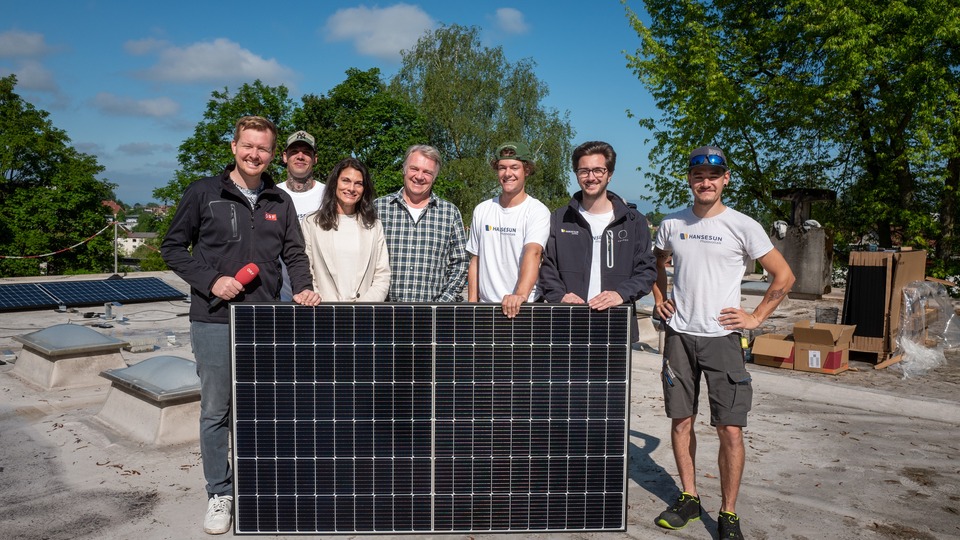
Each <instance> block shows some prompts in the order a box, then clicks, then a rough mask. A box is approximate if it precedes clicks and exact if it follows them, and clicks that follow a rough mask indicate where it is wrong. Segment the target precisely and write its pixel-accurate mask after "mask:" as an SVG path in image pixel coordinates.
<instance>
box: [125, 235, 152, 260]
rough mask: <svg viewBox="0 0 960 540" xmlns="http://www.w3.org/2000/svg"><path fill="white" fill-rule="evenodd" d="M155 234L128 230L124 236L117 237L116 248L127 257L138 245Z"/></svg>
mask: <svg viewBox="0 0 960 540" xmlns="http://www.w3.org/2000/svg"><path fill="white" fill-rule="evenodd" d="M157 236H158V235H157V233H155V232H128V233H126V235H125V236H121V237H119V238H117V244H118V245H117V249H118V250H119V251H120V252H121V253H123V254H124V255H126V256H128V257H129V256H130V255H133V252H134V251H136V250H137V248H138V247H140V246H142V245H144V244H145V243H146V242H147V241H148V240H152V239H154V238H156V237H157Z"/></svg>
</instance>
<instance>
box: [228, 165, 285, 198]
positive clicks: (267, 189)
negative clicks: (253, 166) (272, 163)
mask: <svg viewBox="0 0 960 540" xmlns="http://www.w3.org/2000/svg"><path fill="white" fill-rule="evenodd" d="M236 168H237V164H236V163H231V164H230V165H227V166H226V167H225V168H224V169H223V172H222V173H220V187H222V188H223V189H225V190H227V191H229V192H231V193H235V194H238V195H240V196H243V194H242V193H240V190H239V189H237V186H236V185H235V184H234V183H233V180H232V179H231V178H230V173H231V172H233V170H234V169H236ZM260 181H261V182H263V191H261V192H260V195H271V196H274V197H276V196H278V194H279V193H280V188H278V187H277V184H276V183H275V182H274V181H273V177H272V176H270V173H268V172H266V171H264V173H263V174H262V175H260Z"/></svg>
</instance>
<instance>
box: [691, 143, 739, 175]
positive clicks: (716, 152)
mask: <svg viewBox="0 0 960 540" xmlns="http://www.w3.org/2000/svg"><path fill="white" fill-rule="evenodd" d="M699 165H712V166H714V167H723V170H725V171H729V170H730V167H729V166H728V165H727V156H725V155H723V150H721V149H719V148H717V147H716V146H709V145H708V146H701V147H700V148H697V149H696V150H694V151H693V152H690V164H689V167H688V168H687V170H690V169H692V168H694V167H697V166H699Z"/></svg>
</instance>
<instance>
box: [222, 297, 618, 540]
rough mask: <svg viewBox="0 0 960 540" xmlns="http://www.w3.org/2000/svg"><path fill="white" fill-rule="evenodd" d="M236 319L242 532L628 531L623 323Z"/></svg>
mask: <svg viewBox="0 0 960 540" xmlns="http://www.w3.org/2000/svg"><path fill="white" fill-rule="evenodd" d="M231 310H232V321H233V334H234V345H235V346H234V363H235V382H234V392H235V394H234V396H235V404H236V405H235V407H234V411H235V413H234V414H235V418H234V436H235V456H234V459H235V463H234V465H235V483H236V493H237V502H236V508H237V515H236V531H237V532H238V533H276V534H283V533H310V534H322V533H332V532H351V533H364V532H371V533H372V532H429V531H437V532H469V531H534V530H536V531H547V530H555V531H561V530H573V531H577V530H584V531H591V530H598V531H599V530H623V529H624V528H625V525H626V523H625V516H626V509H625V501H626V498H625V489H626V464H627V455H626V437H627V431H628V426H627V418H628V416H627V408H628V403H627V400H628V399H627V396H628V393H629V380H628V379H627V377H626V375H627V374H628V373H629V361H630V346H629V337H628V336H629V325H628V323H629V316H630V315H631V313H630V310H629V309H627V308H617V309H614V310H609V311H607V312H602V313H597V312H592V311H590V310H589V309H587V308H584V307H582V306H561V305H535V306H525V307H524V308H523V309H522V310H521V314H520V316H518V317H517V318H516V319H514V320H512V321H511V320H509V319H506V318H505V317H503V316H502V314H501V313H500V308H499V306H494V305H474V304H464V305H449V304H446V305H436V306H434V305H416V306H414V305H408V304H403V305H400V304H396V305H393V304H376V305H346V304H340V305H337V304H325V305H322V306H319V307H317V308H306V307H301V306H298V307H290V306H283V307H282V309H281V307H280V306H275V305H272V304H238V305H234V306H231ZM601 364H602V365H601ZM611 374H613V375H618V376H619V378H616V379H614V378H611V377H610V375H611Z"/></svg>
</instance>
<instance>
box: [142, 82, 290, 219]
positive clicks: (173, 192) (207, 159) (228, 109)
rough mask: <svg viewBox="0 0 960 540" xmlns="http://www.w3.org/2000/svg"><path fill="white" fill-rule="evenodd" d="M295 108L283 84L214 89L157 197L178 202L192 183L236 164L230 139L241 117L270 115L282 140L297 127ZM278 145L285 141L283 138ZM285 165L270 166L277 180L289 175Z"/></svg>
mask: <svg viewBox="0 0 960 540" xmlns="http://www.w3.org/2000/svg"><path fill="white" fill-rule="evenodd" d="M293 111H294V103H293V101H292V100H291V99H290V98H289V97H288V90H287V88H286V87H285V86H283V85H281V86H277V87H272V86H267V85H265V84H263V83H262V82H260V81H259V80H257V81H254V83H253V84H243V85H242V86H241V87H240V88H239V89H238V90H237V92H236V93H235V94H233V95H231V93H230V91H229V89H227V88H224V89H223V90H222V91H215V92H213V94H212V96H211V98H210V101H208V102H207V110H206V111H205V112H204V113H203V120H202V121H201V122H200V123H198V124H197V126H196V128H194V131H193V136H191V137H189V138H188V139H187V140H185V141H184V142H183V144H181V145H180V152H179V155H178V156H177V161H178V162H179V163H180V168H179V169H178V170H177V171H176V172H175V173H174V178H173V179H172V180H171V181H170V182H169V183H168V184H167V185H166V186H164V187H160V188H157V189H155V190H153V196H154V197H156V198H157V199H160V200H161V201H168V202H173V203H175V202H176V201H179V200H180V197H181V196H182V195H183V191H184V190H185V189H186V188H187V186H188V185H190V184H191V183H192V182H194V181H196V180H198V179H200V178H203V177H206V176H215V175H218V174H220V173H221V172H223V168H224V167H226V166H227V165H229V164H231V163H233V154H232V152H231V151H230V142H231V141H232V140H233V135H234V131H235V129H236V124H237V120H238V119H240V118H241V117H243V116H248V115H256V116H262V117H264V118H268V119H269V120H271V121H272V122H273V123H274V124H276V126H277V130H278V132H279V133H278V139H279V138H280V137H282V136H283V134H284V133H290V132H291V131H292V130H293V129H294V128H293V125H292V124H291V117H292V115H293ZM277 144H278V146H279V145H280V144H281V143H280V141H279V140H278V141H277ZM281 164H282V162H281V161H280V160H279V159H277V161H275V162H274V165H273V166H272V167H271V169H270V174H271V175H273V177H274V179H281V178H285V176H284V175H282V169H281Z"/></svg>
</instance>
